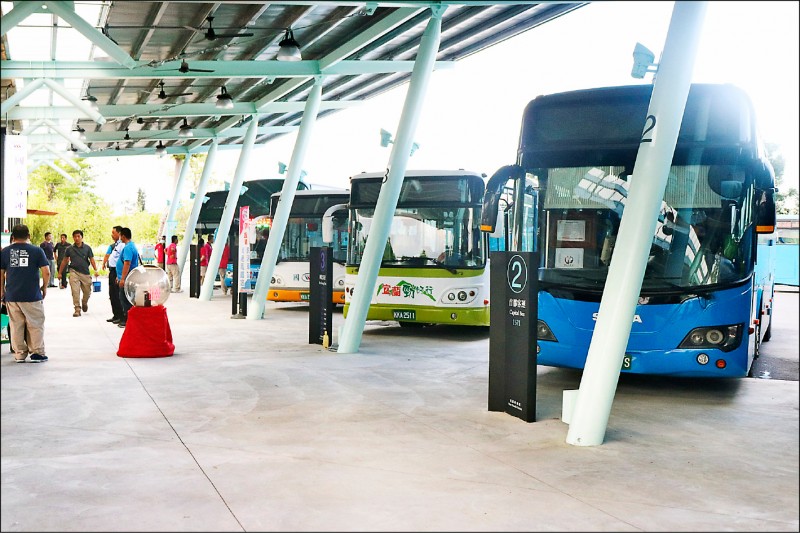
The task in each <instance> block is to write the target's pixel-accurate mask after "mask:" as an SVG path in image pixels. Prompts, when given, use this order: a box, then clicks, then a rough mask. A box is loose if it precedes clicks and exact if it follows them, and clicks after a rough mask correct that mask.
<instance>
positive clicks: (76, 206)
mask: <svg viewBox="0 0 800 533" xmlns="http://www.w3.org/2000/svg"><path fill="white" fill-rule="evenodd" d="M76 163H77V165H78V166H79V167H80V170H76V169H74V168H73V167H72V166H62V165H60V164H58V163H57V162H56V163H54V165H55V166H57V167H58V168H59V169H61V170H62V172H63V174H62V173H61V172H57V171H56V170H53V169H52V168H50V167H49V166H41V167H39V168H38V169H36V170H35V171H34V172H32V173H31V174H29V176H28V208H29V209H39V210H43V211H54V212H56V213H57V214H56V215H54V216H49V215H29V216H27V217H26V219H25V223H26V224H27V225H28V227H29V228H30V230H31V242H32V243H34V244H39V243H40V242H42V241H43V240H44V234H45V232H47V231H50V232H52V233H53V241H55V242H58V241H59V235H60V234H61V233H66V234H67V242H70V243H72V232H73V231H74V230H76V229H79V230H82V231H83V236H84V240H85V241H86V243H87V244H89V245H91V246H92V247H93V249H95V251H97V252H98V253H99V250H98V247H100V246H101V245H102V244H103V243H104V242H106V241H108V240H109V239H110V237H109V235H110V228H111V224H109V221H108V219H107V213H109V212H110V209H111V208H110V206H109V205H108V204H107V203H106V202H104V201H103V200H102V198H100V197H99V196H97V195H96V194H95V193H94V178H93V177H92V176H91V175H89V173H88V172H87V168H89V165H88V164H86V162H85V161H84V160H82V159H78V160H77V161H76ZM64 174H66V176H65V175H64ZM103 251H104V250H103ZM99 255H100V256H101V257H102V255H103V254H102V253H100V254H99Z"/></svg>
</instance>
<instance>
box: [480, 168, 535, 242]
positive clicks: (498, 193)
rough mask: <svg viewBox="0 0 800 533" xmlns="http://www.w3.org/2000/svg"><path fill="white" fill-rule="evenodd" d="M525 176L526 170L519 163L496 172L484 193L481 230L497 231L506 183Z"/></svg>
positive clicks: (492, 232) (493, 232)
mask: <svg viewBox="0 0 800 533" xmlns="http://www.w3.org/2000/svg"><path fill="white" fill-rule="evenodd" d="M524 177H525V170H524V169H523V168H522V167H521V166H519V165H505V166H503V167H500V168H499V169H498V170H497V172H495V173H494V174H493V175H492V177H491V178H489V181H488V182H487V183H486V192H485V193H484V195H483V209H482V211H481V230H482V231H484V232H487V233H490V234H495V233H497V230H498V225H499V224H498V219H499V218H500V216H501V214H500V213H499V212H498V211H499V208H500V198H501V197H502V195H503V190H504V189H505V186H506V183H508V181H509V180H515V181H516V180H519V179H522V178H524Z"/></svg>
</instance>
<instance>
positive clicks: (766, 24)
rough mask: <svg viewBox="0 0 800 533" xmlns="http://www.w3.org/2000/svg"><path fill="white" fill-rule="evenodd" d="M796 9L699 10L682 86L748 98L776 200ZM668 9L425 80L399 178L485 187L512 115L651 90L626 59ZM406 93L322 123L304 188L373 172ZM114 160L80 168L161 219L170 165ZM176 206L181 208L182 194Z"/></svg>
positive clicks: (480, 58) (284, 158)
mask: <svg viewBox="0 0 800 533" xmlns="http://www.w3.org/2000/svg"><path fill="white" fill-rule="evenodd" d="M799 6H800V3H798V2H788V1H786V2H783V1H782V2H764V1H760V2H717V1H712V2H709V3H708V10H707V12H706V17H705V21H704V25H703V34H702V38H701V41H700V45H699V49H698V50H697V56H696V62H695V68H694V74H693V78H692V81H693V82H696V83H731V84H734V85H737V86H738V87H740V88H742V89H743V90H744V91H745V92H746V93H747V94H748V95H749V96H750V98H751V99H752V100H753V104H754V106H755V108H756V114H757V119H758V123H759V130H760V131H761V134H762V137H763V138H764V140H765V141H766V142H773V143H777V144H779V145H780V146H781V149H782V152H783V155H784V158H785V160H786V170H785V176H784V186H783V189H784V190H788V188H789V187H795V188H798V174H799V173H798V170H799V169H800V165H799V164H798V161H799V160H800V157H799V156H798V145H800V140H798V131H800V118H799V114H798V102H800V94H798V78H800V59H799V58H798V49H799V48H800V36H798V27H799V26H800V13H799V10H798V7H799ZM672 8H673V2H651V1H647V2H611V1H609V2H605V1H601V2H594V3H592V4H590V5H588V6H586V7H582V8H580V9H578V10H577V11H575V12H573V13H570V14H568V15H565V16H562V17H560V18H559V19H556V20H555V21H552V22H549V23H546V24H544V25H542V26H540V27H538V28H534V29H532V30H529V31H528V32H526V33H524V34H522V35H519V36H517V37H514V38H512V39H509V40H506V41H504V42H502V43H500V44H497V45H495V46H493V47H491V48H489V49H486V50H484V51H482V52H479V53H477V54H474V55H472V56H470V57H468V58H465V59H463V60H460V61H458V62H456V64H455V66H454V67H453V68H451V69H446V70H444V69H443V70H440V71H436V72H434V73H433V75H432V77H431V80H430V84H429V86H428V93H427V95H426V99H425V104H424V106H423V115H422V116H421V117H420V120H419V123H418V126H417V130H416V133H415V136H414V140H415V141H416V142H417V144H419V149H418V150H417V151H416V152H415V153H414V155H413V156H412V157H411V159H410V160H409V163H408V168H409V169H459V168H463V169H467V170H473V171H476V172H482V173H485V174H487V175H488V176H491V175H492V174H493V173H494V171H495V170H497V169H498V168H500V167H501V166H503V165H506V164H511V163H514V162H515V157H516V149H517V142H518V139H519V130H520V123H521V117H522V112H523V110H524V108H525V106H526V105H527V103H528V102H529V101H531V100H532V99H534V98H535V97H536V96H538V95H541V94H550V93H555V92H561V91H569V90H576V89H586V88H591V87H602V86H613V85H631V84H639V83H650V82H651V81H652V75H650V74H648V75H647V76H646V77H645V79H644V80H639V79H635V78H632V77H631V76H630V72H631V67H632V64H633V63H632V61H633V57H632V52H633V48H634V46H635V45H636V43H637V42H639V43H641V44H643V45H644V46H646V47H648V48H649V49H650V50H652V51H653V52H654V53H655V56H656V61H658V59H659V58H660V55H661V51H662V50H663V47H664V44H665V39H666V34H667V29H668V27H669V21H670V18H671V16H672ZM407 89H408V84H405V85H403V86H400V87H399V88H396V89H394V90H392V91H388V92H386V93H384V94H382V95H380V96H378V97H375V98H373V99H371V100H369V101H367V102H364V103H363V104H361V105H359V106H357V107H355V108H351V109H345V110H343V111H339V112H337V113H334V114H332V115H329V116H326V117H323V118H321V119H320V120H319V121H318V122H317V123H316V124H315V127H314V131H313V135H312V140H311V143H310V145H309V147H308V151H307V152H306V160H305V161H304V163H303V165H302V167H303V170H305V171H306V172H307V176H306V177H305V181H306V182H308V183H311V184H313V185H319V186H326V187H341V188H347V187H348V184H349V177H350V176H352V175H354V174H357V173H359V172H374V171H383V170H384V169H385V168H386V166H387V163H388V161H389V156H390V154H391V145H390V147H388V148H385V147H382V146H381V145H380V130H381V128H383V129H385V130H388V131H390V132H392V133H393V134H394V133H396V131H397V125H398V123H399V120H400V115H401V111H402V108H403V102H404V99H405V95H406V92H407ZM233 96H234V98H235V96H236V95H233ZM324 98H325V95H324V93H323V99H324ZM295 138H296V134H288V135H284V136H282V137H281V138H279V139H277V140H274V141H272V142H270V143H269V144H266V145H260V146H258V147H256V148H255V150H254V152H253V153H252V154H251V156H250V160H249V165H248V169H247V171H246V174H245V180H249V179H259V178H276V177H280V175H279V174H278V162H284V163H287V164H288V163H289V162H290V160H291V157H292V150H293V147H294V141H295ZM238 157H239V150H220V151H219V152H218V156H217V164H216V167H215V172H214V175H213V176H214V177H215V178H217V179H219V180H220V181H221V180H227V181H231V180H232V178H233V176H234V173H235V171H236V168H237V162H238ZM116 159H117V158H113V157H112V158H107V159H106V158H103V159H102V160H101V158H91V159H88V161H89V162H90V163H91V164H92V166H93V167H95V169H96V175H97V177H98V180H97V181H98V188H97V190H98V192H99V193H100V194H101V195H102V196H104V197H106V198H107V199H109V201H111V202H112V203H120V202H121V201H122V199H124V200H132V199H135V198H136V190H137V189H138V188H139V187H142V188H143V189H144V190H145V192H146V194H147V198H148V202H147V203H148V210H154V211H159V210H165V209H166V205H167V204H166V202H167V200H168V199H171V198H172V195H173V191H174V188H173V185H172V184H173V183H174V175H175V167H174V164H173V163H172V162H171V158H166V157H165V158H163V159H158V158H157V157H156V156H155V155H154V156H136V157H121V158H119V162H120V163H124V165H119V164H118V163H117V162H116ZM123 176H124V177H125V179H118V178H120V177H123ZM165 178H166V179H165ZM120 184H124V185H123V186H122V187H120ZM182 201H184V202H186V201H189V191H188V189H187V190H185V191H184V192H183V194H182Z"/></svg>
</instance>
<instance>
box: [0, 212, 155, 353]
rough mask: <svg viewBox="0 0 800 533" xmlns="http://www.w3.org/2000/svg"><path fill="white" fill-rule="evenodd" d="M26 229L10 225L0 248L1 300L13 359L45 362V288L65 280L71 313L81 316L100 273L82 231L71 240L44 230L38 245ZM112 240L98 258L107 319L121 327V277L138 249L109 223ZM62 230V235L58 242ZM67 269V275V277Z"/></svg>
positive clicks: (124, 313)
mask: <svg viewBox="0 0 800 533" xmlns="http://www.w3.org/2000/svg"><path fill="white" fill-rule="evenodd" d="M30 237H31V235H30V230H29V228H28V226H26V225H24V224H18V225H16V226H14V227H13V228H12V230H11V244H10V245H9V246H6V247H5V248H3V250H2V251H0V301H2V302H3V306H4V307H5V309H6V311H5V312H6V313H7V314H8V317H9V323H10V326H11V327H10V329H11V338H10V341H11V351H12V352H13V354H14V360H15V361H16V362H17V363H24V362H26V361H28V360H29V361H30V362H31V363H41V362H44V361H47V355H45V346H44V298H45V297H46V296H47V289H48V288H51V287H55V286H56V285H55V284H54V283H51V281H52V280H54V279H55V277H56V269H58V270H57V277H58V278H59V279H60V280H61V284H60V286H61V288H62V289H65V288H66V286H67V280H68V281H69V286H70V288H71V289H72V305H73V307H74V309H75V310H74V312H73V314H72V316H74V317H80V316H81V314H82V313H85V312H87V311H88V310H89V298H90V297H91V294H92V292H93V291H92V278H91V275H90V271H89V266H90V265H91V268H92V269H93V270H94V276H95V277H97V276H98V274H99V272H98V268H97V263H96V261H95V257H94V251H93V250H92V247H91V246H89V245H88V244H86V243H85V242H83V231H81V230H75V231H73V232H72V240H73V244H71V245H69V244H67V245H65V246H61V247H60V248H59V245H58V244H56V245H53V244H52V238H53V236H52V233H50V232H47V233H46V234H45V240H44V242H42V244H41V245H39V246H35V245H33V244H31V242H30ZM111 239H112V241H113V242H112V244H110V245H109V247H108V250H107V252H106V254H105V257H104V258H103V264H102V266H103V268H106V267H107V268H108V271H109V275H108V281H109V283H108V296H109V299H110V300H111V309H112V311H113V313H114V316H112V317H111V318H109V319H108V320H107V322H112V323H114V324H117V325H118V326H119V327H121V328H124V327H125V323H126V321H127V317H128V310H129V309H130V308H131V307H132V304H131V302H130V301H129V300H128V298H127V297H126V296H125V279H126V278H127V276H128V274H129V273H130V272H131V270H133V269H134V268H136V267H137V266H139V262H140V261H139V251H138V250H137V248H136V244H135V243H134V242H133V239H132V234H131V230H130V228H124V227H122V226H114V227H113V228H112V229H111ZM64 243H66V234H63V233H62V234H61V243H59V244H64ZM67 271H69V278H67Z"/></svg>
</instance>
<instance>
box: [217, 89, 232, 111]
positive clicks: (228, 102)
mask: <svg viewBox="0 0 800 533" xmlns="http://www.w3.org/2000/svg"><path fill="white" fill-rule="evenodd" d="M216 108H217V109H233V97H232V96H231V95H229V94H228V90H227V89H226V88H225V86H224V85H223V86H222V87H220V88H219V94H218V95H217V103H216Z"/></svg>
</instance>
